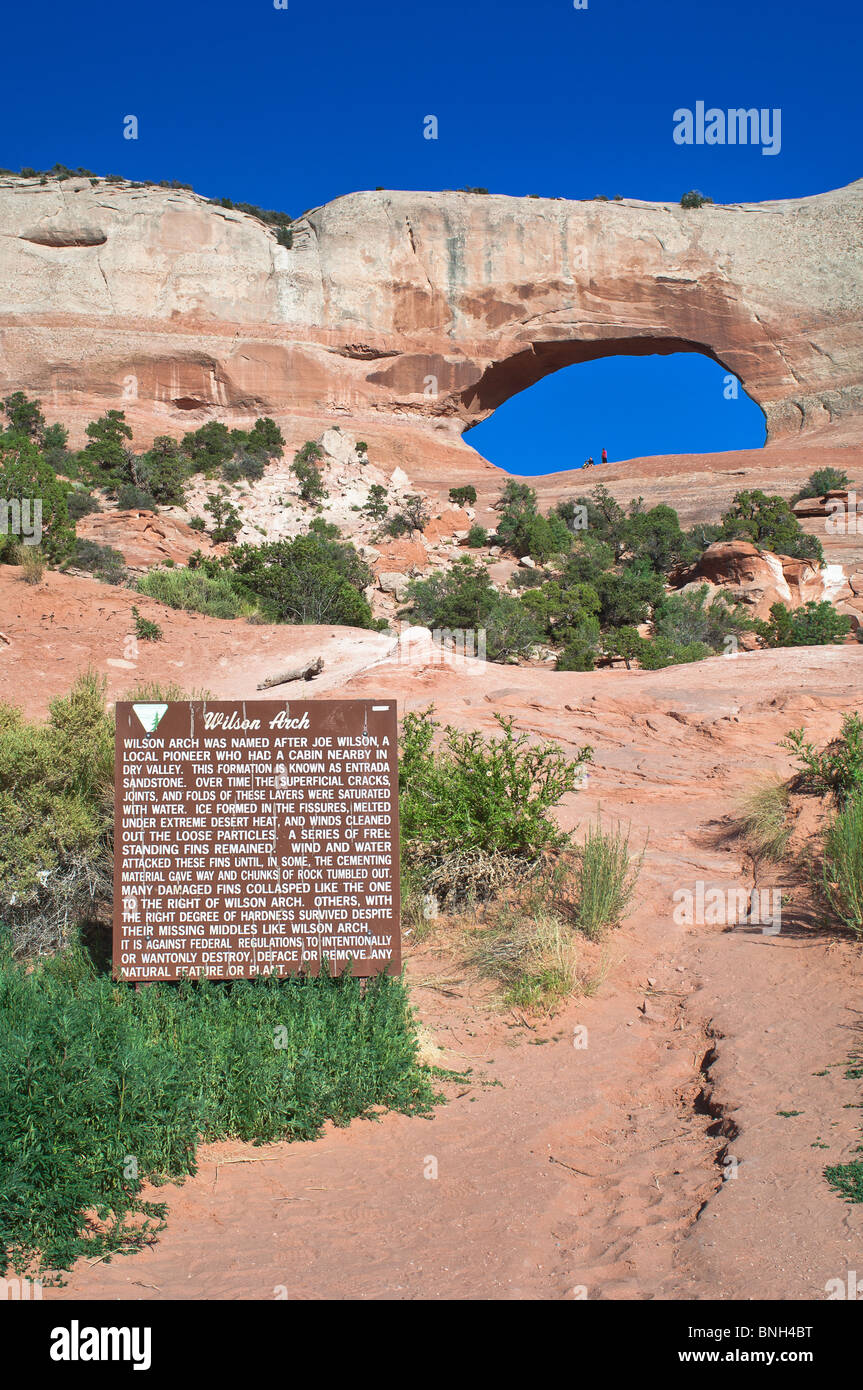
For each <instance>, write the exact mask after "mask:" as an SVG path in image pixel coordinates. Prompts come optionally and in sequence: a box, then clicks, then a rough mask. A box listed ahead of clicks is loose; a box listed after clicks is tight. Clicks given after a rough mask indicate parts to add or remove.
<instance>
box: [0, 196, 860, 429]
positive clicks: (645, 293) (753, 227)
mask: <svg viewBox="0 0 863 1390" xmlns="http://www.w3.org/2000/svg"><path fill="white" fill-rule="evenodd" d="M861 205H863V182H858V183H856V184H852V185H850V186H849V187H848V188H844V189H839V190H837V191H835V192H831V193H825V194H821V195H818V196H816V197H812V198H802V199H794V200H789V201H787V202H776V203H765V204H753V205H739V206H729V207H704V208H702V209H700V210H698V211H687V210H684V209H682V208H680V207H677V206H663V205H658V204H652V203H644V202H639V201H636V200H633V199H625V200H622V201H621V202H619V203H597V202H594V201H590V202H568V201H565V200H562V199H560V200H558V199H526V198H510V197H504V196H499V195H490V196H482V195H476V194H465V193H398V192H374V193H355V194H351V195H349V196H347V197H344V198H337V199H336V200H335V201H334V202H332V203H328V204H327V205H326V206H324V207H321V208H318V209H316V210H314V211H312V212H310V213H308V214H306V215H305V216H304V217H303V218H301V219H300V220H299V221H298V222H297V223H296V224H295V227H294V244H293V247H292V248H291V249H289V250H288V249H285V248H284V247H281V246H280V245H279V244H278V242H277V241H276V239H275V236H274V235H273V233H272V230H271V229H268V228H267V227H266V226H265V225H264V224H263V223H261V222H259V221H257V219H255V218H254V217H250V216H247V215H246V214H244V213H241V212H237V211H234V210H227V209H224V208H221V207H217V206H214V205H213V204H210V203H208V202H207V201H206V200H205V199H203V198H200V197H198V196H196V195H195V194H192V193H186V192H183V191H173V190H164V189H155V188H146V189H142V188H135V187H131V186H129V185H115V184H106V183H103V182H100V183H98V184H96V185H95V186H93V185H91V183H90V181H89V180H87V179H80V180H76V179H71V180H66V181H65V182H63V183H58V182H55V181H51V180H49V181H48V182H47V183H45V184H44V185H43V184H40V183H39V182H38V181H37V180H24V179H21V178H9V177H6V178H4V179H3V180H0V233H2V236H0V248H2V249H0V283H2V285H3V293H2V301H0V326H2V327H3V329H4V356H3V361H2V381H0V386H2V388H4V389H7V388H9V387H17V386H26V387H27V388H28V389H31V390H34V391H37V392H39V393H41V394H42V395H43V397H47V399H48V400H49V401H51V402H53V403H54V404H55V405H56V406H57V407H58V408H59V407H60V406H65V407H75V406H81V407H84V408H85V409H86V410H88V411H90V410H92V407H93V404H94V403H96V402H98V403H104V404H108V403H110V404H111V405H116V404H118V402H119V401H121V400H125V401H126V403H127V405H128V406H129V408H130V410H132V408H135V409H136V410H138V411H139V412H140V413H141V415H142V416H143V417H147V416H149V417H150V420H151V424H152V425H153V426H154V427H155V425H156V423H157V422H158V428H159V429H161V430H164V429H165V422H166V420H167V421H172V422H173V423H174V424H175V425H176V426H177V427H180V426H181V425H183V426H185V425H186V424H187V423H188V421H189V420H190V419H191V420H193V421H194V420H196V419H198V418H201V419H203V418H206V416H207V414H208V413H211V412H214V411H215V412H228V413H230V412H238V413H242V412H246V413H248V412H251V411H261V410H266V411H268V412H269V413H271V414H275V415H295V416H298V417H299V416H305V417H313V418H315V417H316V418H318V419H319V420H320V419H321V417H327V418H329V419H337V418H342V417H345V416H347V417H353V418H355V419H367V420H374V419H375V418H383V419H384V420H389V421H392V422H395V421H399V422H401V423H402V424H408V423H409V422H413V423H414V424H416V425H423V424H425V425H426V426H435V425H436V426H438V427H441V428H443V429H444V430H447V431H449V432H450V433H451V434H452V435H453V436H455V437H456V438H457V437H458V435H459V434H460V432H461V431H462V430H463V429H464V427H465V426H467V425H470V424H473V423H476V422H477V421H478V420H481V419H484V418H485V417H486V416H487V415H488V414H489V413H490V412H491V411H493V410H494V409H495V408H496V407H497V406H498V405H500V404H501V402H502V401H504V400H506V399H507V398H508V397H510V396H512V395H513V394H515V393H516V392H517V391H521V390H523V389H524V388H525V387H527V386H529V385H531V383H533V382H535V381H537V380H538V379H539V378H540V377H542V376H545V375H546V374H547V373H549V372H552V371H555V370H556V369H557V368H559V367H563V366H567V365H569V364H571V363H574V362H583V361H588V360H590V359H592V358H596V357H603V356H609V355H613V354H618V353H636V354H637V353H655V352H673V351H694V352H703V353H705V354H707V355H708V356H711V357H714V358H716V359H717V360H718V361H720V362H722V363H723V364H724V365H726V366H727V367H728V369H729V371H732V372H734V373H736V374H737V375H739V376H740V378H741V379H742V381H743V382H744V384H745V386H746V389H747V390H748V391H749V393H750V395H751V396H752V397H753V398H754V399H755V400H756V401H758V403H759V404H760V405H761V406H762V407H763V409H764V411H765V415H766V417H767V421H768V425H769V430H770V436H771V438H772V439H776V438H779V437H782V436H789V435H796V434H799V433H800V432H801V431H805V432H811V431H814V430H818V429H820V428H822V427H824V426H828V425H829V426H831V427H832V428H833V429H834V431H836V430H837V429H838V428H839V427H840V426H842V425H844V424H847V423H848V422H849V421H851V422H853V421H855V420H856V419H857V418H859V415H860V413H861V411H863V333H861V306H863V288H861V282H860V277H859V274H858V266H857V242H858V226H859V219H860V212H861Z"/></svg>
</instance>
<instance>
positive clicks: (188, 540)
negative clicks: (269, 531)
mask: <svg viewBox="0 0 863 1390" xmlns="http://www.w3.org/2000/svg"><path fill="white" fill-rule="evenodd" d="M77 534H78V536H79V537H80V538H81V540H87V541H94V542H95V543H96V544H97V545H108V546H110V547H111V549H112V550H119V551H120V554H121V555H122V556H123V559H124V560H125V561H126V567H127V569H130V570H133V571H137V572H140V573H144V571H146V570H149V569H153V568H154V566H156V565H163V564H164V563H165V561H166V560H173V561H174V563H175V564H177V565H185V564H186V562H187V561H188V558H189V556H190V555H191V554H192V552H193V551H195V550H202V551H204V553H205V554H209V553H211V552H212V551H213V545H212V542H211V541H210V540H209V538H208V537H207V536H205V535H204V534H203V533H202V532H201V531H194V530H193V529H192V527H191V526H188V525H187V524H186V522H185V521H179V520H178V519H177V518H176V517H170V516H160V515H157V514H156V513H155V512H142V511H128V512H120V511H112V512H93V513H91V514H90V515H89V516H85V517H82V518H81V520H80V521H79V522H78V525H77Z"/></svg>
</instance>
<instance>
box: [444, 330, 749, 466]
mask: <svg viewBox="0 0 863 1390" xmlns="http://www.w3.org/2000/svg"><path fill="white" fill-rule="evenodd" d="M541 346H542V348H545V347H552V348H553V349H555V350H554V351H552V352H546V351H540V352H539V353H538V354H537V358H536V359H535V360H533V361H530V360H528V359H529V358H534V354H533V353H519V354H517V355H516V356H515V357H511V358H509V359H508V360H507V361H506V362H501V363H498V364H495V366H494V367H492V368H490V369H489V371H488V372H487V373H486V374H485V376H484V378H483V381H481V382H479V383H477V385H476V387H475V388H472V391H473V394H472V395H470V396H469V399H468V400H466V401H465V405H466V406H467V407H468V410H469V412H470V413H471V414H474V415H477V414H478V415H479V416H480V418H479V420H478V421H477V423H475V424H469V425H468V427H467V430H466V432H465V440H466V442H467V443H469V444H470V445H471V447H472V448H474V449H476V450H477V451H478V452H479V453H480V454H482V455H483V457H484V458H486V459H489V460H490V461H491V462H492V463H495V464H497V465H498V466H499V467H501V468H503V469H505V470H506V471H507V472H510V473H521V474H529V475H538V474H543V473H552V472H559V471H562V470H564V469H570V468H578V467H580V466H581V465H582V464H583V463H584V461H585V460H586V459H587V458H589V457H592V458H593V459H594V461H595V462H596V463H599V462H600V461H601V457H602V450H603V448H605V449H607V451H608V457H609V460H610V461H615V462H616V461H621V460H625V459H631V458H643V457H651V456H657V455H679V454H714V453H724V452H728V451H731V450H737V449H758V448H762V447H763V446H764V444H765V443H766V440H767V425H766V419H765V415H764V411H763V409H762V408H761V407H760V406H759V405H758V404H757V403H756V402H755V401H754V400H752V398H751V397H750V396H749V395H748V394H747V392H746V390H745V387H744V385H743V383H742V382H741V381H740V379H739V378H738V377H737V376H736V375H735V374H734V373H733V372H731V371H730V370H729V369H728V368H727V367H726V366H725V365H724V364H723V363H722V362H720V360H719V359H718V357H717V356H716V355H715V354H714V353H713V352H711V351H710V350H709V349H705V348H703V347H700V346H695V345H683V344H681V343H679V342H677V341H672V340H662V341H660V340H656V339H654V340H651V341H650V342H646V341H645V340H637V341H636V342H633V341H632V340H621V342H620V345H619V346H618V344H615V345H614V348H613V349H612V351H611V352H609V344H608V343H605V344H603V345H597V344H591V343H586V344H572V343H567V344H552V345H541ZM564 348H565V349H567V350H568V351H567V352H565V353H564V352H562V351H561V349H564ZM574 348H575V349H576V351H575V352H573V349H574ZM551 364H554V365H551ZM465 394H466V396H467V395H468V394H469V393H465Z"/></svg>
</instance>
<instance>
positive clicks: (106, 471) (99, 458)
mask: <svg viewBox="0 0 863 1390" xmlns="http://www.w3.org/2000/svg"><path fill="white" fill-rule="evenodd" d="M87 437H88V439H89V441H90V442H89V444H87V445H86V446H85V447H84V449H83V450H82V452H81V461H82V463H83V464H84V465H85V466H86V468H87V470H88V471H89V473H90V475H91V476H92V477H94V478H96V479H97V480H98V481H100V482H103V483H104V482H109V481H111V480H114V481H120V482H122V481H126V482H128V481H130V479H129V476H128V474H129V464H128V450H127V448H126V444H125V443H124V441H125V440H129V439H131V438H132V428H131V426H130V425H127V424H126V415H125V412H124V411H122V410H108V411H106V413H105V414H104V415H101V416H100V417H99V419H98V420H91V422H90V424H89V425H88V426H87ZM131 481H134V479H132V480H131Z"/></svg>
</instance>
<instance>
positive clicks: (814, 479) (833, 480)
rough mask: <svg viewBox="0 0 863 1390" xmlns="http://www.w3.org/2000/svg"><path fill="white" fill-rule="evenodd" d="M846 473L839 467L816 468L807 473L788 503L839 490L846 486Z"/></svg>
mask: <svg viewBox="0 0 863 1390" xmlns="http://www.w3.org/2000/svg"><path fill="white" fill-rule="evenodd" d="M848 481H849V480H848V474H847V473H846V472H844V470H842V469H839V468H816V470H815V472H814V473H811V474H810V475H809V480H808V482H805V483H804V484H803V486H802V488H801V489H800V491H799V492H795V494H794V496H793V497H792V498H791V503H790V505H791V506H792V507H793V506H794V503H795V502H802V500H803V498H804V497H823V496H824V495H825V494H826V493H828V492H841V491H843V490H844V489H845V488H847V487H848Z"/></svg>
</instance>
